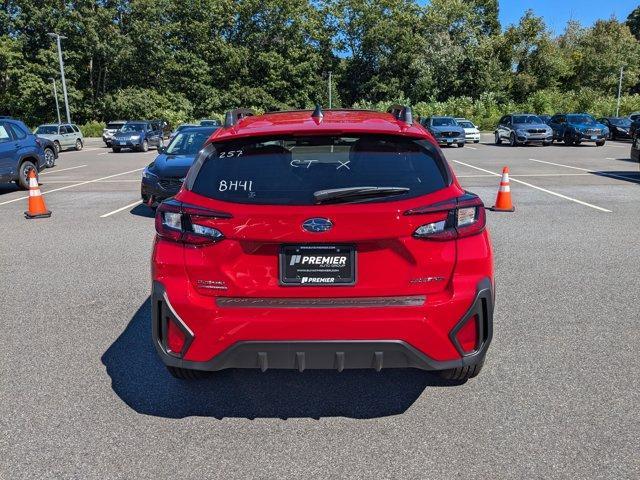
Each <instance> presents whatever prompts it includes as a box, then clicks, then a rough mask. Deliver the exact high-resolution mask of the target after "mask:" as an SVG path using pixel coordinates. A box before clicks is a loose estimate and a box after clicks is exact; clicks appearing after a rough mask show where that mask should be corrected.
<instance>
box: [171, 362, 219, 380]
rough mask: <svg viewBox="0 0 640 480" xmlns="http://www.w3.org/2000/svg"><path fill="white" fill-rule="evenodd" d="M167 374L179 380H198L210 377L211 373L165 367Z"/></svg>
mask: <svg viewBox="0 0 640 480" xmlns="http://www.w3.org/2000/svg"><path fill="white" fill-rule="evenodd" d="M167 370H168V371H169V373H170V374H171V375H172V376H173V377H174V378H177V379H179V380H199V379H201V378H207V377H209V376H211V372H205V371H202V370H190V369H187V368H179V367H170V366H168V365H167Z"/></svg>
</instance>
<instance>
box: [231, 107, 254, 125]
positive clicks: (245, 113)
mask: <svg viewBox="0 0 640 480" xmlns="http://www.w3.org/2000/svg"><path fill="white" fill-rule="evenodd" d="M254 115H255V113H253V110H250V109H248V108H236V109H235V110H229V111H228V112H227V113H226V114H225V116H224V128H231V127H233V126H234V125H237V124H238V122H239V121H240V120H242V119H243V118H245V117H253V116H254Z"/></svg>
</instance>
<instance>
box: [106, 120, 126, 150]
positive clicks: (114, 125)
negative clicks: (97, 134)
mask: <svg viewBox="0 0 640 480" xmlns="http://www.w3.org/2000/svg"><path fill="white" fill-rule="evenodd" d="M125 123H127V121H126V120H113V121H111V122H107V124H106V125H105V128H104V129H103V130H102V141H103V142H104V144H105V145H106V146H107V147H109V148H111V140H113V136H114V135H115V134H116V132H117V131H118V130H120V129H121V128H122V127H123V126H124V124H125Z"/></svg>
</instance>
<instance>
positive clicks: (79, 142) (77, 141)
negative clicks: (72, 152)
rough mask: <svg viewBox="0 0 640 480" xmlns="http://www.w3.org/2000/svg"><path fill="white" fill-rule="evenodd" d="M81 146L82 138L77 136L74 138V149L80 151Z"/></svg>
mask: <svg viewBox="0 0 640 480" xmlns="http://www.w3.org/2000/svg"><path fill="white" fill-rule="evenodd" d="M82 147H83V145H82V140H80V139H79V138H78V139H77V140H76V150H77V151H80V150H82Z"/></svg>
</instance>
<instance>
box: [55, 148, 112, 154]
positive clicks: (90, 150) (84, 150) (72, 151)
mask: <svg viewBox="0 0 640 480" xmlns="http://www.w3.org/2000/svg"><path fill="white" fill-rule="evenodd" d="M95 150H102V148H83V149H82V150H69V151H65V150H63V151H62V152H60V153H64V154H67V153H82V152H93V151H95Z"/></svg>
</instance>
